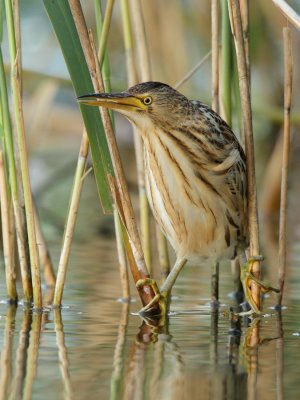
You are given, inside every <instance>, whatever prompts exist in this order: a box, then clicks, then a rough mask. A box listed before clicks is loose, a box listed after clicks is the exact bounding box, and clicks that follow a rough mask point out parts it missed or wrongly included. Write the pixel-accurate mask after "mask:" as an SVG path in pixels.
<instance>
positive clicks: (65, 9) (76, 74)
mask: <svg viewBox="0 0 300 400" xmlns="http://www.w3.org/2000/svg"><path fill="white" fill-rule="evenodd" d="M44 5H45V8H46V10H47V13H48V16H49V18H50V21H51V23H52V25H53V28H54V31H55V34H56V36H57V39H58V41H59V44H60V46H61V49H62V52H63V55H64V58H65V61H66V64H67V67H68V70H69V73H70V77H71V80H72V83H73V86H74V90H75V92H76V95H77V96H80V95H83V94H86V93H93V92H94V88H93V84H92V81H91V78H90V73H89V70H88V66H87V63H86V60H85V57H84V53H83V50H82V47H81V43H80V40H79V37H78V33H77V30H76V27H75V24H74V20H73V17H72V13H71V10H70V6H69V3H68V1H67V0H44ZM80 110H81V113H82V117H83V120H84V124H85V127H86V130H87V134H88V137H89V141H90V146H91V153H92V158H93V166H94V172H95V177H96V182H97V187H98V193H99V197H100V200H101V204H102V207H103V211H104V212H105V213H111V212H112V211H113V208H112V199H111V194H110V189H109V185H108V181H107V174H110V175H114V171H113V166H112V162H111V158H110V154H109V150H108V146H107V141H106V137H105V133H104V130H103V126H102V123H101V117H100V113H99V110H98V109H97V108H96V107H84V106H83V107H82V106H80Z"/></svg>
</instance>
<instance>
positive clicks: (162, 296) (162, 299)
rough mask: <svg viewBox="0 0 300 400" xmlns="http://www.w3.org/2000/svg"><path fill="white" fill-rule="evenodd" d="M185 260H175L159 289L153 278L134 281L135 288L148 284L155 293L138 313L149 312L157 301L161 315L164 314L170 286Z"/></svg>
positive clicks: (172, 284)
mask: <svg viewBox="0 0 300 400" xmlns="http://www.w3.org/2000/svg"><path fill="white" fill-rule="evenodd" d="M186 262H187V260H186V258H179V259H177V260H176V262H175V265H174V267H173V268H172V270H171V272H170V273H169V275H168V277H167V279H166V280H165V282H164V283H163V285H162V287H161V290H159V288H158V286H157V283H156V281H155V280H154V279H151V278H146V279H140V280H138V281H137V283H136V287H137V288H140V287H142V286H145V285H148V286H151V287H152V289H153V292H154V294H155V296H154V298H153V299H152V300H151V301H150V302H149V303H148V304H147V305H146V306H145V307H143V308H142V309H141V310H140V314H145V313H148V312H150V311H151V308H152V307H153V305H154V304H157V303H159V307H160V309H161V314H162V315H164V314H165V313H166V312H167V304H168V297H169V295H170V293H171V290H172V287H173V286H174V283H175V281H176V279H177V276H178V275H179V273H180V271H181V270H182V268H183V266H184V265H185V263H186Z"/></svg>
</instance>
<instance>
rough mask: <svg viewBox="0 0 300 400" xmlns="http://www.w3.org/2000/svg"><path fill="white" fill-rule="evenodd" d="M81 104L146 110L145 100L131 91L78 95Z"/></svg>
mask: <svg viewBox="0 0 300 400" xmlns="http://www.w3.org/2000/svg"><path fill="white" fill-rule="evenodd" d="M78 101H79V103H80V104H86V105H88V106H98V107H106V108H111V109H113V110H124V111H136V110H145V109H146V107H145V105H144V104H143V102H142V101H141V100H140V99H139V98H138V97H135V96H132V95H131V94H129V93H126V92H122V93H94V94H87V95H84V96H80V97H78Z"/></svg>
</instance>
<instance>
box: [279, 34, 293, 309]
mask: <svg viewBox="0 0 300 400" xmlns="http://www.w3.org/2000/svg"><path fill="white" fill-rule="evenodd" d="M283 48H284V124H283V150H282V167H281V193H280V213H279V243H278V248H279V250H278V259H279V269H278V280H279V289H280V293H279V295H278V304H279V305H280V306H281V303H282V297H283V289H284V282H285V276H286V227H287V226H286V225H287V223H286V215H287V191H288V172H289V151H290V113H291V102H292V83H293V82H292V79H293V59H292V38H291V30H290V28H289V27H285V28H283Z"/></svg>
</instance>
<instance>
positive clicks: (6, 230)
mask: <svg viewBox="0 0 300 400" xmlns="http://www.w3.org/2000/svg"><path fill="white" fill-rule="evenodd" d="M8 191H9V186H8V183H7V181H6V176H5V170H4V160H3V152H2V150H0V203H1V223H2V240H3V255H4V265H5V275H6V287H7V296H8V300H9V302H12V303H16V302H17V300H18V295H17V289H16V268H15V267H16V266H15V257H14V252H13V247H12V241H11V233H10V230H11V222H10V212H9V211H10V210H9V199H8Z"/></svg>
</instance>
